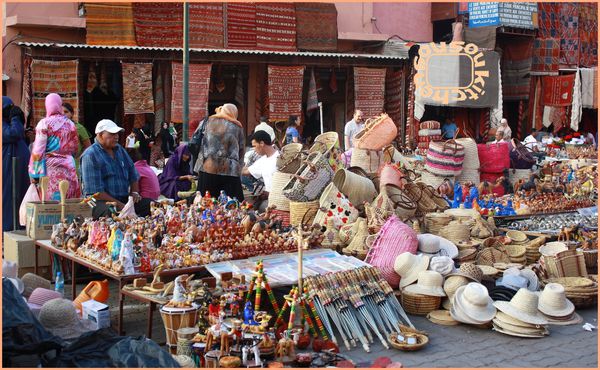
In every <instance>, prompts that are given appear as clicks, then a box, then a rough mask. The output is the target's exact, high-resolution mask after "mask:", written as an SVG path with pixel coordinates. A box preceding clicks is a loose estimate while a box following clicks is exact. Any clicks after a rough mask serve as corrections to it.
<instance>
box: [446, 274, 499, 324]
mask: <svg viewBox="0 0 600 370" xmlns="http://www.w3.org/2000/svg"><path fill="white" fill-rule="evenodd" d="M452 307H453V308H454V311H455V312H456V311H460V313H462V316H463V317H461V318H464V317H466V318H468V319H470V321H466V322H465V321H463V322H465V323H467V324H484V323H487V322H490V321H492V319H493V318H494V316H496V309H495V308H494V304H493V301H492V299H491V298H490V297H489V295H488V290H487V289H486V288H485V287H484V286H483V285H481V284H479V283H469V284H467V285H466V286H461V287H460V288H458V290H457V291H456V294H454V297H453V298H452ZM456 319H457V318H456V317H455V320H456ZM458 321H460V320H458Z"/></svg>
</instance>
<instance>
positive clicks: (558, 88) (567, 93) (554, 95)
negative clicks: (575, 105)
mask: <svg viewBox="0 0 600 370" xmlns="http://www.w3.org/2000/svg"><path fill="white" fill-rule="evenodd" d="M574 84H575V74H571V75H565V76H544V78H543V88H544V95H543V102H544V105H546V106H552V107H563V106H569V105H571V103H572V102H573V85H574Z"/></svg>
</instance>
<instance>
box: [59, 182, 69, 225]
mask: <svg viewBox="0 0 600 370" xmlns="http://www.w3.org/2000/svg"><path fill="white" fill-rule="evenodd" d="M58 191H59V192H60V219H61V220H62V222H66V221H67V220H66V219H65V206H66V205H65V200H66V199H67V192H68V191H69V182H68V181H66V180H61V181H60V182H59V183H58Z"/></svg>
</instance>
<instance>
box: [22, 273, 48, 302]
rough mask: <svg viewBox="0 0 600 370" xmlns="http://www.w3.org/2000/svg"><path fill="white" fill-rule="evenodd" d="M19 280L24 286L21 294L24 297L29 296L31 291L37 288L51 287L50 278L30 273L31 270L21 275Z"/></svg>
mask: <svg viewBox="0 0 600 370" xmlns="http://www.w3.org/2000/svg"><path fill="white" fill-rule="evenodd" d="M21 280H22V281H23V285H24V286H25V290H23V296H24V297H26V298H29V296H30V295H31V293H33V291H34V290H36V289H37V288H44V289H52V283H50V280H47V279H44V278H43V277H41V276H39V275H36V274H32V273H31V272H28V273H26V274H25V275H23V277H22V278H21Z"/></svg>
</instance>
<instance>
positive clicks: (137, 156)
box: [127, 149, 160, 200]
mask: <svg viewBox="0 0 600 370" xmlns="http://www.w3.org/2000/svg"><path fill="white" fill-rule="evenodd" d="M127 153H128V154H129V157H131V160H132V161H133V164H134V166H135V169H136V170H137V172H138V173H139V174H140V179H139V181H138V182H139V189H140V195H141V196H142V198H148V199H151V200H157V199H158V197H159V196H160V184H159V182H158V177H156V174H155V173H154V170H153V169H152V167H150V166H149V165H148V162H146V160H145V159H144V158H142V154H141V153H140V151H139V150H138V149H127Z"/></svg>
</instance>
